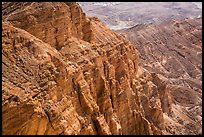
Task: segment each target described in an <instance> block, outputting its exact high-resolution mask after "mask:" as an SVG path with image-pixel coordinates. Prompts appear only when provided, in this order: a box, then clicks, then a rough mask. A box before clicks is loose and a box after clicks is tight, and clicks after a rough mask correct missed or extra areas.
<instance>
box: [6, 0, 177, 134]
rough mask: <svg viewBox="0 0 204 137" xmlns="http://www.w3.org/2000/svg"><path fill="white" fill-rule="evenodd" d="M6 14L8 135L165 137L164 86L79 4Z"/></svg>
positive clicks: (17, 8)
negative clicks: (134, 136) (160, 136)
mask: <svg viewBox="0 0 204 137" xmlns="http://www.w3.org/2000/svg"><path fill="white" fill-rule="evenodd" d="M2 14H3V20H2V22H3V26H2V125H3V128H2V130H3V134H5V135H6V134H12V135H13V134H21V135H28V134H33V135H62V134H65V135H72V134H77V135H80V134H114V135H117V134H140V135H146V134H165V133H166V129H165V118H166V117H167V116H166V117H165V114H164V113H166V114H170V112H171V111H172V110H171V108H172V107H171V105H172V103H171V101H173V100H172V99H171V96H170V93H169V89H168V86H167V84H166V81H165V80H164V79H163V78H161V77H160V76H159V75H157V74H155V73H152V74H151V73H149V72H148V71H147V70H145V69H144V68H142V67H140V66H139V65H138V64H139V57H138V52H137V50H136V49H135V47H134V46H133V45H132V44H131V43H130V42H129V41H127V40H126V39H124V38H123V37H122V36H120V35H118V34H116V33H114V32H112V31H111V30H109V29H108V28H107V27H106V26H105V25H103V24H102V23H101V22H100V21H99V20H98V19H97V18H88V17H86V15H85V14H84V13H83V11H82V10H81V8H80V6H79V5H78V4H77V3H62V2H60V3H59V2H39V3H37V2H27V3H15V2H10V3H9V2H8V3H3V7H2ZM178 113H179V112H178ZM172 134H174V133H173V132H172Z"/></svg>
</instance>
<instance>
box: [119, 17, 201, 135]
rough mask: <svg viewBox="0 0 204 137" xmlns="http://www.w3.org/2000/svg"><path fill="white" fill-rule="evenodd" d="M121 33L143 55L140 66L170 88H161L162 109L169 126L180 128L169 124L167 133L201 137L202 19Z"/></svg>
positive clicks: (174, 22) (141, 26)
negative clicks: (158, 77) (166, 115)
mask: <svg viewBox="0 0 204 137" xmlns="http://www.w3.org/2000/svg"><path fill="white" fill-rule="evenodd" d="M120 32H122V33H123V34H124V35H125V37H127V38H128V39H129V40H130V41H131V42H132V43H133V44H134V45H135V46H136V48H137V50H138V51H139V52H138V53H139V56H140V63H139V65H140V66H142V67H144V68H145V69H147V70H148V71H149V72H153V73H156V74H157V75H158V76H160V79H163V80H165V81H166V82H167V83H166V84H167V85H166V87H165V86H164V87H162V86H160V87H161V88H163V89H164V90H163V91H165V92H163V93H162V94H160V99H161V103H162V109H163V112H165V113H167V114H169V117H170V118H171V120H173V121H171V122H169V123H176V125H177V126H176V127H173V126H175V125H174V124H173V125H172V126H171V125H168V124H166V127H165V128H166V129H167V131H168V132H170V133H172V131H171V129H175V133H176V134H198V133H200V131H201V129H202V19H201V18H197V19H186V20H180V21H172V22H165V23H162V24H159V25H154V24H149V25H142V24H140V25H137V26H134V27H132V28H130V29H124V30H121V31H120ZM153 81H157V82H156V83H158V84H156V85H158V86H159V85H160V83H161V82H159V81H158V80H156V79H155V80H153ZM158 86H157V87H158ZM158 88H159V87H158ZM170 98H171V99H170ZM170 100H171V101H170ZM167 121H169V119H168V118H167V120H166V122H167ZM170 128H171V129H170ZM178 129H179V130H178ZM173 133H174V132H173Z"/></svg>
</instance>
